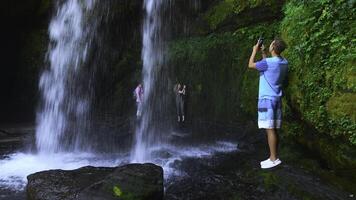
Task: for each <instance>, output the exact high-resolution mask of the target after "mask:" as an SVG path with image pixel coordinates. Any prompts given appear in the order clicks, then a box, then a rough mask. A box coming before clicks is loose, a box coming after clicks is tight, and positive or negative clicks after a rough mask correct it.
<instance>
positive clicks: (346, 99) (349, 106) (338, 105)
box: [326, 93, 356, 122]
mask: <svg viewBox="0 0 356 200" xmlns="http://www.w3.org/2000/svg"><path fill="white" fill-rule="evenodd" d="M355 102H356V93H343V94H338V95H335V96H333V97H331V98H330V99H329V100H328V102H327V104H326V106H327V111H328V113H329V114H330V116H331V117H333V118H341V117H344V116H347V117H349V118H350V119H351V120H352V121H353V122H356V112H355V110H356V104H355Z"/></svg>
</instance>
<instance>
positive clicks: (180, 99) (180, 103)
mask: <svg viewBox="0 0 356 200" xmlns="http://www.w3.org/2000/svg"><path fill="white" fill-rule="evenodd" d="M174 93H175V95H176V108H177V116H178V122H184V120H185V116H184V103H185V95H186V86H185V85H183V86H182V85H181V84H180V83H178V84H176V85H175V87H174Z"/></svg>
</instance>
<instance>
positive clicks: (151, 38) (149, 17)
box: [131, 0, 165, 162]
mask: <svg viewBox="0 0 356 200" xmlns="http://www.w3.org/2000/svg"><path fill="white" fill-rule="evenodd" d="M164 1H165V0H145V1H144V10H145V16H144V24H143V47H142V61H143V72H142V75H143V86H144V104H143V114H142V118H141V120H140V123H139V125H138V127H137V128H136V137H135V146H134V149H133V152H132V156H131V157H132V161H133V162H147V161H149V160H150V158H149V157H150V153H149V152H148V149H149V147H150V146H152V142H153V141H152V137H151V136H152V134H153V133H152V130H150V123H152V115H153V113H152V112H153V108H152V106H151V101H152V92H153V89H154V88H155V86H156V85H155V81H156V78H155V76H156V73H157V72H159V71H160V69H161V67H162V65H163V62H164V47H163V45H162V42H163V41H162V39H163V37H162V30H161V27H162V19H161V16H160V14H161V9H162V6H163V3H164ZM155 142H157V141H155Z"/></svg>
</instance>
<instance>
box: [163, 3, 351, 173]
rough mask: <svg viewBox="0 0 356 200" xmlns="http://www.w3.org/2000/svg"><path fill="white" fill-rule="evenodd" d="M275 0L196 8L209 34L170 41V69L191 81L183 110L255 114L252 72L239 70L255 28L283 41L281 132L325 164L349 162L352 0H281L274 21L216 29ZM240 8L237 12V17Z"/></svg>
mask: <svg viewBox="0 0 356 200" xmlns="http://www.w3.org/2000/svg"><path fill="white" fill-rule="evenodd" d="M280 2H282V1H257V0H256V1H243V0H241V1H239V0H221V1H218V2H217V3H216V4H214V5H213V6H212V7H211V8H210V9H208V10H207V12H206V13H204V15H202V16H203V18H204V20H206V22H207V23H208V24H209V28H210V29H211V30H214V31H213V33H210V34H209V35H205V36H199V37H192V38H188V39H179V40H176V41H174V42H172V44H171V48H170V49H171V54H170V55H171V57H170V61H171V63H172V65H173V66H174V68H175V75H176V76H177V78H178V79H179V80H180V81H183V82H185V83H187V84H188V85H189V86H190V87H191V88H190V92H191V94H190V97H189V100H190V102H189V103H188V106H189V108H188V111H190V112H191V113H193V115H195V116H194V118H198V119H201V118H204V119H208V120H213V121H216V120H221V121H227V122H229V121H234V120H246V119H255V118H256V98H257V87H258V85H257V82H258V73H256V72H254V71H251V70H247V69H246V68H247V67H246V65H247V59H248V57H249V54H250V52H251V49H250V48H251V47H252V45H253V43H254V42H255V41H256V39H257V38H258V36H259V35H261V34H263V35H264V36H265V38H266V39H267V40H269V41H266V43H269V42H270V41H271V39H273V37H274V36H275V35H280V36H281V37H282V38H283V39H285V41H286V42H287V43H288V45H289V48H288V49H287V51H286V52H285V54H284V55H285V57H287V58H288V60H289V63H290V73H289V84H288V87H287V88H286V90H285V98H284V108H283V109H284V113H285V115H284V116H285V118H284V119H285V123H284V128H283V134H282V135H283V136H284V137H286V138H289V139H291V140H293V141H298V142H299V143H300V144H303V145H305V146H307V147H309V148H310V149H313V150H314V151H315V152H316V153H318V154H319V155H320V156H321V157H322V158H323V159H325V160H326V162H327V164H328V166H329V167H331V168H333V169H336V168H352V167H354V166H356V163H355V161H354V155H356V149H355V145H356V112H355V110H356V108H355V107H356V104H355V102H356V66H355V59H356V48H355V44H356V39H355V38H354V36H355V35H356V20H355V15H356V14H355V13H356V10H355V8H356V6H355V4H356V1H354V0H349V1H347V0H337V1H333V0H322V1H299V0H289V1H286V3H285V5H284V8H283V12H284V16H283V18H282V19H281V18H280V16H277V15H278V12H277V11H275V12H273V13H275V15H276V16H275V17H274V19H275V20H271V18H269V19H267V20H266V21H262V22H260V23H253V24H251V23H247V24H245V25H244V26H242V27H241V26H240V27H239V26H234V27H237V28H236V29H235V30H232V31H231V30H228V31H226V30H225V31H224V30H222V29H219V27H221V25H222V24H225V25H226V23H235V22H236V20H240V21H241V20H242V21H243V20H247V18H246V17H250V18H251V17H253V16H250V14H249V13H254V12H253V10H254V9H260V8H261V7H272V10H273V9H277V8H278V7H276V8H274V7H273V6H274V5H275V4H277V3H280ZM251 10H252V12H248V11H251ZM246 12H247V13H248V14H247V15H246V16H244V17H245V18H238V16H239V14H241V13H246ZM261 14H265V13H261ZM231 18H238V19H235V21H234V20H231ZM276 19H277V21H276ZM279 19H281V20H279ZM250 22H251V21H250ZM241 24H242V25H243V24H244V23H241ZM226 26H228V25H226ZM210 32H211V31H210ZM242 113H243V114H242Z"/></svg>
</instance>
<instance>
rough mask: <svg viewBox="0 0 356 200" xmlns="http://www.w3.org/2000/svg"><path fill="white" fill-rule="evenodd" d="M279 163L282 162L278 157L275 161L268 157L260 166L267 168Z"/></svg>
mask: <svg viewBox="0 0 356 200" xmlns="http://www.w3.org/2000/svg"><path fill="white" fill-rule="evenodd" d="M281 163H282V161H281V160H279V159H278V158H277V159H276V160H275V161H272V160H270V159H268V160H266V161H265V162H264V163H263V164H261V168H262V169H269V168H272V167H275V166H277V165H279V164H281Z"/></svg>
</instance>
